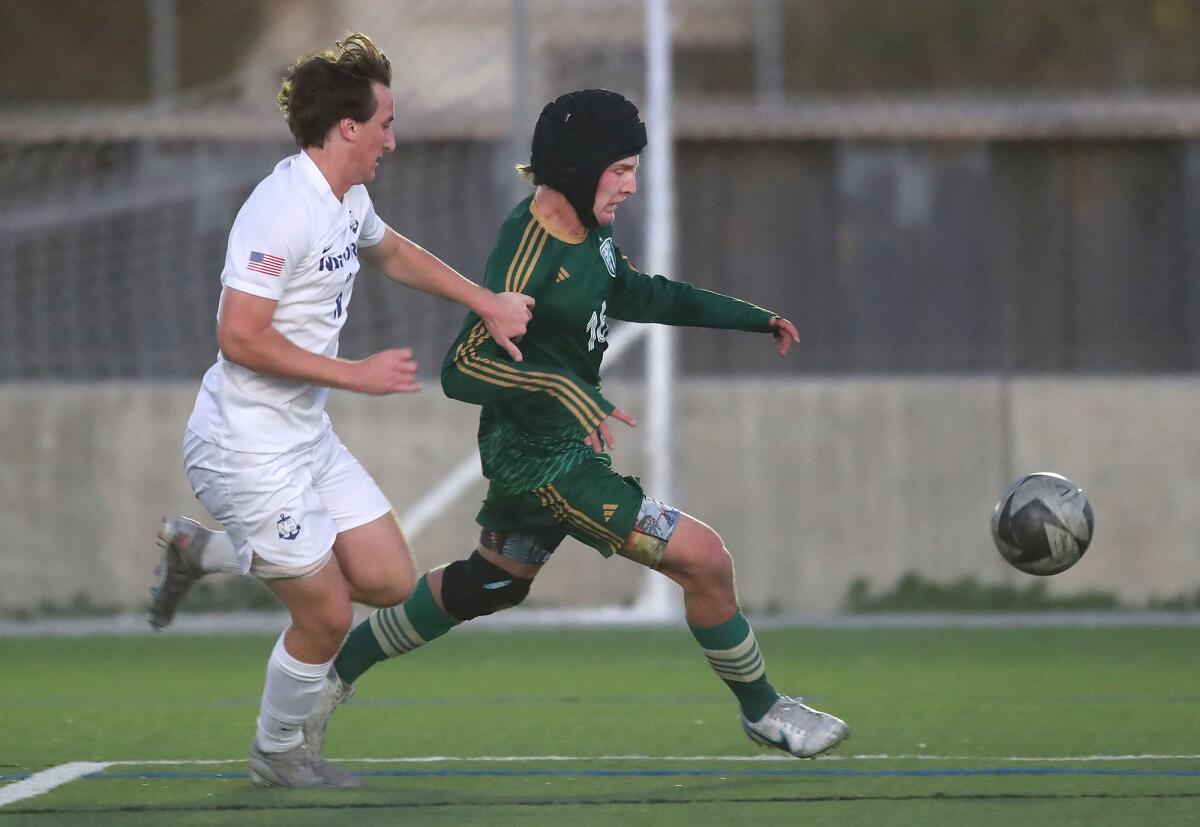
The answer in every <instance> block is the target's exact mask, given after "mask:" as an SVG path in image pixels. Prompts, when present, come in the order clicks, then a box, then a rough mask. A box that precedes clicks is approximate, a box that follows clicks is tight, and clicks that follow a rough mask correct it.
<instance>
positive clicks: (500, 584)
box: [483, 580, 512, 589]
mask: <svg viewBox="0 0 1200 827" xmlns="http://www.w3.org/2000/svg"><path fill="white" fill-rule="evenodd" d="M510 583H512V580H497V581H496V582H495V583H484V584H483V587H484V588H485V589H503V588H504V587H505V586H507V585H509V584H510Z"/></svg>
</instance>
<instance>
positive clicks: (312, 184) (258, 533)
mask: <svg viewBox="0 0 1200 827" xmlns="http://www.w3.org/2000/svg"><path fill="white" fill-rule="evenodd" d="M390 83H391V64H390V63H389V61H388V59H387V57H386V56H385V55H384V54H383V53H382V52H381V51H380V50H379V49H378V48H377V47H376V46H375V44H373V43H372V42H371V40H370V39H369V38H368V37H366V36H365V35H362V34H353V35H350V36H348V37H347V38H346V39H345V40H344V41H342V42H339V43H338V44H337V45H336V48H335V49H334V50H332V51H327V52H322V53H320V54H317V55H313V56H311V57H308V58H305V59H302V60H300V61H298V62H297V63H296V64H295V65H294V66H292V67H291V69H290V70H289V71H288V73H287V74H286V76H285V78H284V82H283V86H282V89H281V91H280V93H279V104H280V107H281V108H282V109H283V111H284V112H285V113H286V116H287V122H288V126H289V128H290V129H291V132H292V134H293V135H294V136H295V138H296V142H297V144H299V146H300V149H301V151H300V152H299V153H298V154H296V155H293V156H291V157H290V158H286V159H284V160H283V161H281V162H280V163H279V164H278V165H277V166H276V167H275V170H274V171H273V172H272V173H271V174H270V175H269V176H267V178H266V179H264V180H263V181H262V182H261V183H260V184H259V185H258V187H257V188H256V189H255V190H254V192H253V193H252V194H251V195H250V197H249V199H247V201H246V203H245V205H243V207H242V209H241V211H240V212H239V213H238V216H237V219H236V220H235V222H234V225H233V229H232V231H231V232H230V234H229V247H228V252H227V254H226V258H225V267H224V270H223V272H222V274H221V282H222V286H223V289H222V291H221V300H220V305H219V307H218V311H217V318H218V324H217V343H218V345H219V346H220V352H219V354H218V356H217V361H216V364H214V365H213V366H212V367H211V368H210V369H209V370H208V372H207V373H206V374H205V375H204V381H203V383H202V385H201V388H200V392H199V394H198V396H197V398H196V405H195V408H194V410H193V412H192V415H191V418H190V419H189V421H188V425H187V431H186V435H185V437H184V465H185V468H186V471H187V476H188V480H189V482H190V483H191V485H192V488H193V490H194V491H195V493H196V497H197V498H198V499H199V500H200V502H201V503H203V505H204V507H205V508H206V509H207V510H208V512H209V513H210V514H211V515H212V516H213V518H214V519H216V520H217V521H218V522H220V523H221V525H222V526H223V527H224V529H225V531H223V532H215V531H209V530H207V529H205V528H203V527H201V526H200V525H199V524H198V523H196V522H195V521H192V520H188V519H186V518H182V517H174V518H171V519H169V520H166V521H165V522H164V524H163V528H162V531H161V533H160V536H159V542H160V544H161V545H162V546H163V547H164V558H163V562H162V565H161V567H160V581H159V583H158V585H157V587H156V588H155V589H154V592H153V601H152V604H151V607H150V622H151V624H152V625H153V626H154V627H155V628H162V627H164V626H166V625H168V624H169V623H170V622H171V619H172V618H173V616H174V614H175V608H176V606H177V605H178V603H179V600H180V598H182V596H183V594H184V593H185V592H186V591H187V589H188V587H189V586H190V585H191V584H192V583H193V582H195V581H196V580H197V579H199V578H200V577H201V576H203V575H204V574H205V573H208V572H216V571H226V572H240V573H243V574H245V573H250V574H253V575H255V576H257V577H259V578H261V579H262V580H263V581H264V582H266V584H267V585H268V586H269V587H270V588H271V589H272V590H273V591H274V592H275V594H276V595H278V597H279V599H280V600H281V601H282V602H283V604H284V605H285V606H286V607H287V608H288V611H289V612H290V613H291V625H290V626H289V627H288V628H287V629H286V630H285V631H284V633H283V634H282V635H281V636H280V638H279V640H278V642H277V643H276V644H275V647H274V650H273V651H272V652H271V656H270V659H269V661H268V663H267V676H266V685H265V687H264V689H263V695H262V705H261V708H260V711H259V716H258V729H257V733H256V736H255V739H254V742H253V744H252V746H251V751H250V770H251V775H252V777H253V779H254V780H255V781H256V782H258V783H261V784H267V785H276V786H288V787H310V786H357V785H358V784H360V783H361V781H360V779H357V778H355V777H354V776H352V775H350V774H349V773H346V772H344V771H342V770H340V769H338V768H336V767H334V766H333V765H331V764H329V763H328V762H326V761H324V760H323V759H321V758H320V756H319V755H316V754H314V753H312V752H310V751H309V750H308V748H307V747H306V746H305V744H304V741H303V737H302V724H303V722H304V719H305V717H306V716H307V715H308V713H309V711H310V710H311V709H312V707H313V704H314V703H315V702H316V700H317V698H318V697H319V695H320V693H321V689H322V685H323V681H324V679H325V676H326V673H327V672H328V671H329V668H330V665H331V663H332V661H333V658H334V656H335V655H336V654H337V651H338V647H339V646H340V645H341V643H342V640H343V639H344V638H345V636H346V633H347V631H348V630H349V628H350V623H351V620H352V613H351V605H350V604H351V601H352V600H354V601H358V602H361V603H365V604H368V605H374V606H391V605H395V604H397V603H400V602H401V601H403V600H404V599H406V598H407V597H408V596H409V594H410V593H411V592H412V589H413V584H414V579H415V578H414V572H413V563H412V558H411V556H410V554H409V550H408V547H407V545H406V543H405V540H404V536H403V535H402V533H401V531H400V528H399V526H398V525H397V522H396V519H395V516H394V514H393V512H392V507H391V505H390V503H389V502H388V500H387V498H386V497H385V496H384V495H383V493H382V492H381V491H380V490H379V487H378V486H377V485H376V484H375V482H374V480H372V479H371V477H370V476H369V475H368V474H367V473H366V471H365V470H364V469H363V468H362V466H361V465H359V463H358V462H357V461H356V460H355V459H354V457H353V456H351V455H350V453H349V451H347V450H346V448H345V447H344V446H343V445H342V444H341V442H339V440H338V438H337V436H336V435H335V434H334V432H333V430H332V428H331V425H330V422H329V418H328V416H327V415H326V414H325V400H326V398H327V397H328V395H329V391H330V389H331V388H341V389H345V390H350V391H355V392H359V393H368V394H379V395H382V394H392V393H412V392H416V391H418V390H420V385H419V384H418V383H417V381H416V369H417V365H416V362H415V361H414V360H413V358H412V353H411V351H409V350H407V349H404V350H399V349H397V350H384V351H381V352H379V353H376V354H373V355H371V356H369V357H367V358H365V359H362V360H358V361H350V360H346V359H339V358H338V356H337V353H338V336H339V333H340V331H341V329H342V325H344V324H345V323H346V313H347V309H348V307H349V304H350V296H351V293H352V292H353V289H354V280H355V277H356V274H357V273H358V269H359V261H360V258H362V259H366V260H367V261H368V262H370V263H371V264H372V265H374V266H375V267H376V268H378V269H379V270H380V271H382V272H383V273H384V275H386V276H388V277H389V278H391V279H393V280H395V281H397V282H399V283H401V284H405V285H407V286H409V287H413V288H416V289H418V290H422V291H424V292H427V293H431V294H434V295H437V296H442V297H444V298H447V299H450V300H452V301H455V302H458V303H460V304H463V305H465V306H466V307H468V308H470V309H471V310H472V311H473V312H475V313H477V314H479V315H480V316H481V317H482V318H483V319H484V320H485V321H486V322H487V325H488V329H489V331H490V332H491V333H492V335H493V336H494V337H495V338H496V340H497V341H499V342H502V343H504V344H505V346H506V348H507V349H508V351H509V353H510V354H511V355H512V357H513V358H514V359H518V360H519V359H520V351H519V350H518V349H517V347H516V345H514V344H513V340H514V339H518V338H519V337H520V336H521V335H522V334H523V333H524V332H525V325H526V322H527V321H528V319H529V317H530V307H531V306H532V304H533V300H532V299H530V298H529V297H526V296H522V295H519V294H516V293H502V294H496V293H492V292H491V291H489V290H487V289H485V288H483V287H481V286H479V285H477V284H475V283H473V282H471V281H468V280H467V279H465V278H463V277H462V276H460V275H459V274H458V273H456V272H455V271H454V270H452V269H450V268H449V267H447V266H446V265H445V264H443V263H442V262H441V261H439V260H438V259H437V258H435V257H434V256H433V255H431V254H429V253H427V252H426V251H425V250H423V249H421V248H420V247H419V246H417V245H416V244H414V243H412V242H411V241H409V240H407V239H406V238H404V237H403V236H401V235H399V234H398V233H396V231H395V230H393V229H391V228H390V227H388V226H387V225H386V224H384V223H383V222H382V221H381V220H380V219H379V218H378V217H377V216H376V215H375V210H374V209H373V207H372V206H371V198H370V196H369V195H368V194H367V190H366V188H365V187H364V186H363V185H364V184H365V183H367V182H370V181H371V180H373V179H374V177H375V170H376V167H377V165H378V163H379V160H380V159H381V158H382V157H383V156H384V155H385V154H386V153H388V152H391V151H392V150H393V149H395V146H396V142H395V136H394V135H393V133H392V120H393V117H394V106H393V101H392V95H391V91H390V89H389V86H390Z"/></svg>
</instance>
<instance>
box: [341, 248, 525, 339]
mask: <svg viewBox="0 0 1200 827" xmlns="http://www.w3.org/2000/svg"><path fill="white" fill-rule="evenodd" d="M361 255H362V257H363V258H365V259H366V260H367V261H369V262H370V263H371V264H373V265H375V266H376V267H378V268H379V270H380V271H381V272H382V273H383V274H384V275H385V276H387V277H388V278H390V279H391V280H392V281H395V282H398V283H400V284H403V285H405V286H407V287H412V288H413V289H415V290H420V291H422V292H424V293H430V294H432V295H434V296H440V297H442V298H443V299H449V300H450V301H452V302H457V303H459V304H461V305H463V306H465V307H467V308H468V309H469V310H471V311H472V312H474V313H475V315H476V316H478V317H479V318H480V319H482V320H483V323H484V325H485V326H486V327H487V331H488V333H489V334H490V335H491V337H492V339H494V340H495V342H496V344H498V345H500V347H502V348H504V350H505V351H506V352H507V353H508V355H509V356H510V357H511V358H512V359H513V361H515V362H520V361H521V358H522V356H521V351H520V349H519V348H518V347H517V346H516V344H515V342H516V341H517V340H519V339H520V338H521V337H522V336H524V335H525V326H526V325H527V324H528V323H529V319H530V318H531V317H532V309H533V305H534V300H533V297H532V296H526V295H522V294H520V293H493V292H492V291H491V290H488V289H487V288H485V287H481V286H480V285H478V284H476V283H475V282H473V281H471V280H470V279H468V278H466V277H465V276H463V275H461V274H460V273H459V272H458V271H456V270H454V269H453V268H452V267H450V266H449V265H447V264H446V263H445V262H443V261H442V260H441V259H439V258H438V257H437V256H435V255H433V254H432V253H430V252H429V251H428V250H426V249H424V248H423V247H421V246H420V245H418V244H415V243H413V242H412V241H410V240H409V239H407V238H405V237H404V236H402V235H400V234H399V233H397V232H396V231H395V230H393V229H392V228H391V227H388V228H387V229H386V230H385V231H384V234H383V239H382V240H381V241H380V242H379V243H378V244H376V245H374V246H371V247H364V248H363V249H362V251H361Z"/></svg>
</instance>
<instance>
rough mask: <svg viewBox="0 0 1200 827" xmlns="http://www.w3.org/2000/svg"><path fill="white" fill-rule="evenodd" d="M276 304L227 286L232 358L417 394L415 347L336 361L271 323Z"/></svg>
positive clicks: (323, 381) (220, 328)
mask: <svg viewBox="0 0 1200 827" xmlns="http://www.w3.org/2000/svg"><path fill="white" fill-rule="evenodd" d="M276 304H277V302H275V301H274V300H273V299H266V298H263V297H261V296H255V295H252V294H250V293H245V292H242V291H241V290H236V289H234V288H231V287H226V288H225V292H224V296H223V298H222V300H221V317H220V319H218V321H217V344H218V345H219V346H220V348H221V353H222V355H223V356H224V357H225V358H226V359H228V360H229V361H231V362H234V363H235V364H238V365H241V366H242V367H245V368H249V369H250V370H253V371H256V372H258V373H263V374H267V375H270V376H280V377H283V378H285V379H296V380H299V381H301V382H308V383H309V384H313V385H321V386H323V387H327V388H340V389H342V390H350V391H356V392H358V393H370V394H390V393H415V392H417V391H419V390H420V389H421V385H420V384H418V383H417V380H416V377H417V362H416V360H415V359H413V358H412V351H411V350H408V349H407V348H405V349H403V350H384V351H380V352H379V353H376V354H374V355H372V356H368V357H367V358H366V359H361V360H359V361H350V360H347V359H331V358H329V357H328V356H322V355H321V354H319V353H311V352H309V351H307V350H305V349H304V348H302V347H297V346H296V345H294V344H292V342H290V341H289V340H288V338H287V337H286V336H284V335H283V334H282V333H280V332H279V331H278V330H276V329H275V328H274V327H272V325H271V320H272V319H273V318H274V316H275V305H276Z"/></svg>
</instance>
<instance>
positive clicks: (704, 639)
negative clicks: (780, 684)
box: [688, 609, 779, 721]
mask: <svg viewBox="0 0 1200 827" xmlns="http://www.w3.org/2000/svg"><path fill="white" fill-rule="evenodd" d="M688 628H689V629H690V630H691V632H692V636H693V637H694V638H696V642H697V643H699V644H700V648H701V649H703V650H704V656H705V657H706V658H708V664H709V666H711V667H712V669H713V671H714V672H716V673H717V677H719V678H720V679H721V680H723V681H725V683H726V684H727V685H728V686H729V688H730V689H732V690H733V694H734V695H736V696H737V699H738V704H739V705H741V707H742V714H743V715H745V716H746V718H747V719H748V720H750V721H757V720H759V719H760V718H762V716H763V715H766V714H767V710H768V709H770V708H771V705H772V704H774V703H775V701H777V700H779V693H778V692H776V691H775V687H773V686H771V682H770V681H768V680H767V669H766V666H765V665H764V664H763V657H762V652H760V651H759V649H758V641H757V640H755V638H754V630H753V629H751V628H750V624H749V623H748V622H747V621H746V618H745V617H744V616H743V615H742V612H741V610H740V609H739V610H738V611H736V612H734V614H733V617H731V618H729V620H726V621H725V622H724V623H718V624H717V625H716V626H699V627H698V626H691V625H689V626H688Z"/></svg>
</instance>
